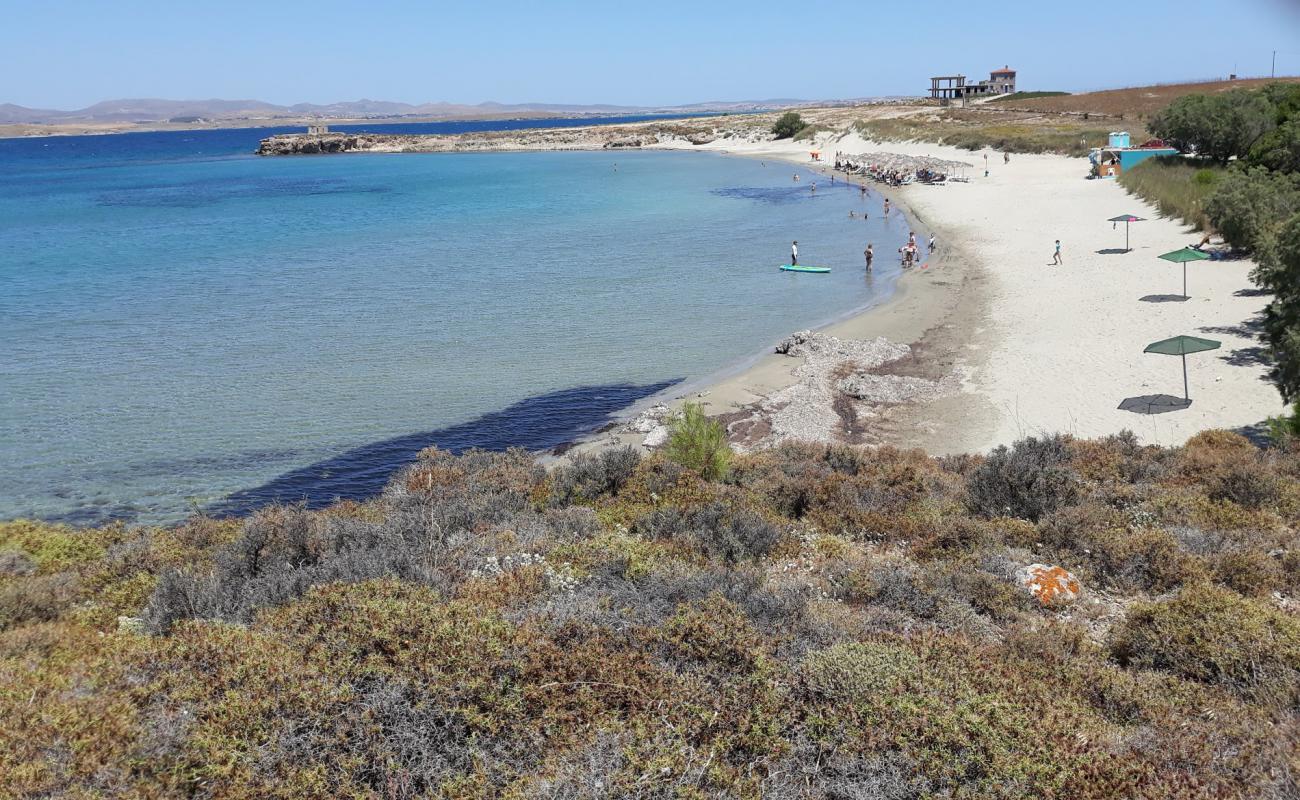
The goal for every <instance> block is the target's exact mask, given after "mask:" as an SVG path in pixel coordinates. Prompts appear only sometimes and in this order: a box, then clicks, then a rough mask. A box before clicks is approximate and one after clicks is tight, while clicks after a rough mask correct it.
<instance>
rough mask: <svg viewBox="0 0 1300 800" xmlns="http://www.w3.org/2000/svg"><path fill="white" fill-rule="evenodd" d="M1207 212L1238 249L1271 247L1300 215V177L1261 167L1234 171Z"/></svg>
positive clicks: (1222, 183) (1215, 193)
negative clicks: (1285, 226) (1286, 224)
mask: <svg viewBox="0 0 1300 800" xmlns="http://www.w3.org/2000/svg"><path fill="white" fill-rule="evenodd" d="M1205 211H1206V214H1207V215H1209V218H1210V222H1211V223H1212V224H1213V225H1214V227H1215V229H1216V230H1218V231H1219V233H1221V234H1223V238H1224V240H1226V241H1227V242H1229V243H1230V244H1232V245H1233V246H1234V247H1241V248H1244V249H1246V250H1258V249H1261V248H1264V247H1267V246H1268V244H1269V243H1270V242H1271V241H1272V239H1273V237H1274V236H1275V235H1276V233H1277V231H1278V229H1279V228H1280V227H1281V225H1282V223H1283V222H1285V221H1286V220H1287V219H1288V218H1289V217H1291V216H1292V215H1293V214H1296V213H1298V212H1300V176H1298V175H1287V174H1283V173H1276V172H1269V171H1268V170H1265V169H1263V168H1261V167H1254V168H1251V169H1235V170H1231V171H1229V172H1228V173H1227V174H1226V175H1225V176H1224V178H1223V180H1222V181H1220V182H1219V185H1218V187H1217V188H1216V189H1215V190H1214V193H1213V194H1211V195H1210V197H1209V198H1208V199H1207V200H1206V203H1205Z"/></svg>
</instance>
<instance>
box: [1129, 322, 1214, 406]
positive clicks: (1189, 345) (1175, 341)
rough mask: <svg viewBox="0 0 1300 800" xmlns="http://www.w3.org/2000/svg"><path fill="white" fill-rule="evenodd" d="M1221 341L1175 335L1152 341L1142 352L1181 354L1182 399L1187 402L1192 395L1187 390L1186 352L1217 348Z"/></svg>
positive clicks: (1190, 399)
mask: <svg viewBox="0 0 1300 800" xmlns="http://www.w3.org/2000/svg"><path fill="white" fill-rule="evenodd" d="M1220 344H1222V342H1216V341H1214V340H1213V339H1201V338H1198V337H1196V336H1175V337H1174V338H1172V339H1161V340H1160V341H1158V342H1152V343H1151V344H1149V345H1147V346H1146V349H1145V350H1143V351H1142V352H1144V353H1159V354H1160V355H1164V356H1182V359H1183V399H1184V400H1186V401H1187V402H1189V403H1190V402H1191V401H1192V397H1191V395H1190V394H1188V392H1187V354H1188V353H1203V352H1205V351H1206V350H1218V349H1219V345H1220Z"/></svg>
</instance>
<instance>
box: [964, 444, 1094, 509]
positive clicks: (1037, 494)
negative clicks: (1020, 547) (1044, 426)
mask: <svg viewBox="0 0 1300 800" xmlns="http://www.w3.org/2000/svg"><path fill="white" fill-rule="evenodd" d="M1070 457H1071V455H1070V449H1069V447H1068V445H1067V444H1066V441H1065V438H1064V437H1062V436H1060V435H1059V434H1058V435H1055V436H1051V437H1048V438H1043V439H1036V438H1033V437H1030V438H1027V439H1021V440H1020V441H1018V442H1016V443H1015V445H1014V446H1012V448H1011V449H1010V450H1008V449H1007V447H1006V446H1005V445H1003V446H1000V447H998V449H996V450H994V451H993V452H992V453H990V454H989V456H988V458H986V459H985V460H984V463H983V464H980V465H979V467H978V468H976V470H975V473H974V474H973V475H971V478H970V482H969V484H968V485H967V492H968V499H967V503H968V505H969V507H970V509H971V511H973V512H975V513H976V514H980V515H982V516H985V517H1020V518H1021V519H1027V520H1030V521H1032V522H1037V521H1038V520H1039V519H1040V518H1042V517H1043V516H1044V515H1046V514H1049V513H1051V512H1053V511H1055V510H1056V509H1058V508H1061V507H1062V506H1067V505H1070V504H1071V503H1073V502H1075V500H1076V499H1077V498H1078V496H1079V489H1078V484H1079V478H1078V475H1077V473H1075V471H1074V470H1073V469H1071V468H1070V466H1069V464H1070Z"/></svg>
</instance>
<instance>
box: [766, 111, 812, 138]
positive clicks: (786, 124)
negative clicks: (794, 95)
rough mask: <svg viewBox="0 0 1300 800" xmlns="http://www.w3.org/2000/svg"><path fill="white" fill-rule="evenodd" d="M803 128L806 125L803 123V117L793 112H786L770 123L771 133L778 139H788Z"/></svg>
mask: <svg viewBox="0 0 1300 800" xmlns="http://www.w3.org/2000/svg"><path fill="white" fill-rule="evenodd" d="M805 127H807V123H806V122H804V121H803V117H801V116H799V114H798V113H796V112H794V111H787V112H785V113H784V114H782V115H781V117H780V119H778V120H777V121H776V122H774V123H772V133H775V134H776V138H778V139H789V138H791V137H792V136H794V135H795V134H796V133H798V132H799V131H801V130H803V129H804V128H805Z"/></svg>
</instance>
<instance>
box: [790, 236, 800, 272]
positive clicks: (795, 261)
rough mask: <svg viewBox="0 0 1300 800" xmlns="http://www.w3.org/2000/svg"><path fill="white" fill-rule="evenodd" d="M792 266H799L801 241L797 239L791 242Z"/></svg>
mask: <svg viewBox="0 0 1300 800" xmlns="http://www.w3.org/2000/svg"><path fill="white" fill-rule="evenodd" d="M790 266H792V267H797V266H799V243H798V242H797V241H796V242H792V243H791V244H790Z"/></svg>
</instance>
